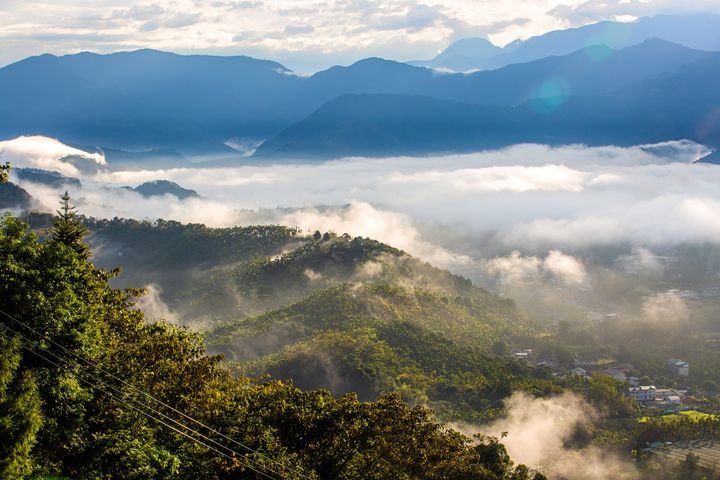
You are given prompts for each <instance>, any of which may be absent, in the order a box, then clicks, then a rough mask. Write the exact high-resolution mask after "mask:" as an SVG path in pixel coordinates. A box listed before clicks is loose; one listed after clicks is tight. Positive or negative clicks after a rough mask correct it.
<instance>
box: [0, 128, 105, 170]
mask: <svg viewBox="0 0 720 480" xmlns="http://www.w3.org/2000/svg"><path fill="white" fill-rule="evenodd" d="M0 152H2V155H3V160H4V161H9V162H11V163H12V164H13V165H14V166H16V167H34V168H42V169H44V170H55V171H58V172H60V173H62V174H64V175H71V176H74V175H79V174H80V170H79V169H78V167H77V166H76V165H75V164H76V163H77V161H75V162H74V163H75V164H74V163H73V161H71V160H68V158H67V157H77V159H79V160H81V161H86V162H90V163H94V164H96V165H98V166H104V165H106V162H105V157H104V156H103V155H102V154H100V153H88V152H85V151H82V150H78V149H77V148H73V147H69V146H67V145H65V144H63V143H61V142H60V141H58V140H55V139H54V138H48V137H41V136H31V137H18V138H15V139H13V140H6V141H4V142H0Z"/></svg>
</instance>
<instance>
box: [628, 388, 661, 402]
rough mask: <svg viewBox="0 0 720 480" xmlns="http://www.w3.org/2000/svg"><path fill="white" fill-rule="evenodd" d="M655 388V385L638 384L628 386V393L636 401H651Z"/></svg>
mask: <svg viewBox="0 0 720 480" xmlns="http://www.w3.org/2000/svg"><path fill="white" fill-rule="evenodd" d="M656 390H657V389H656V388H655V385H640V386H638V387H630V388H628V394H629V395H630V398H632V399H633V400H635V401H637V402H653V401H655V392H656Z"/></svg>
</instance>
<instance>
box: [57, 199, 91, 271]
mask: <svg viewBox="0 0 720 480" xmlns="http://www.w3.org/2000/svg"><path fill="white" fill-rule="evenodd" d="M86 234H87V228H85V225H83V224H82V222H81V221H80V217H78V214H77V212H76V207H75V206H73V205H71V204H70V194H68V192H67V191H66V192H65V193H64V194H63V195H62V196H61V197H60V210H58V211H57V218H56V219H55V223H54V224H53V230H52V238H53V240H54V241H56V242H58V243H62V244H63V245H66V246H68V247H70V248H72V249H73V250H75V251H76V252H77V253H78V254H80V255H82V256H84V257H87V256H89V249H88V247H87V245H85V243H84V242H83V238H84V237H85V235H86Z"/></svg>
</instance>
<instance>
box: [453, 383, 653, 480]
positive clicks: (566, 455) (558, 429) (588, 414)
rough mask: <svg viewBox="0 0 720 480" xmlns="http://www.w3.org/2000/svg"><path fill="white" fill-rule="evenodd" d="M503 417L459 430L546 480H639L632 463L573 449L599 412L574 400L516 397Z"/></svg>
mask: <svg viewBox="0 0 720 480" xmlns="http://www.w3.org/2000/svg"><path fill="white" fill-rule="evenodd" d="M506 409H507V410H506V414H505V416H504V417H503V418H502V419H499V420H497V421H495V422H494V423H492V424H491V425H489V426H483V427H482V428H478V427H476V428H472V427H470V426H468V425H462V426H461V429H462V430H463V431H464V432H465V433H473V434H474V433H481V434H484V435H491V436H495V437H498V438H499V437H502V436H503V435H504V437H503V438H502V443H503V444H504V445H505V447H506V448H507V450H508V453H509V454H510V457H511V458H512V459H513V461H515V462H517V463H523V464H525V465H527V466H529V467H531V468H536V469H539V470H540V471H542V472H543V473H545V474H546V475H548V476H549V477H550V478H572V479H573V480H611V479H620V478H639V474H638V471H637V470H636V469H635V466H634V465H633V463H632V462H630V461H628V460H626V459H624V458H621V457H619V456H617V455H614V454H612V453H608V452H603V451H601V450H600V449H598V448H594V447H589V448H581V449H573V448H570V447H569V446H568V445H569V444H570V443H572V441H571V440H572V436H573V433H574V432H575V430H576V428H577V427H579V426H582V425H583V424H585V423H589V422H590V421H592V420H593V419H594V418H596V417H597V416H598V414H597V412H595V411H594V409H593V408H592V407H591V406H590V405H588V404H587V403H586V402H585V400H583V398H582V397H580V396H579V395H577V394H574V393H571V392H566V393H564V394H563V395H560V396H557V397H548V398H534V397H532V396H530V395H527V394H524V393H515V394H513V396H512V397H510V398H509V399H508V400H507V401H506Z"/></svg>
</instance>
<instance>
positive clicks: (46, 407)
mask: <svg viewBox="0 0 720 480" xmlns="http://www.w3.org/2000/svg"><path fill="white" fill-rule="evenodd" d="M76 220H77V217H76V214H75V211H74V209H73V208H72V207H71V205H70V200H69V198H68V196H65V198H63V204H62V208H61V211H60V212H59V218H58V219H57V221H56V223H55V225H56V226H55V228H54V231H53V235H52V238H50V239H49V240H47V241H45V242H43V243H41V242H39V241H38V239H37V237H36V236H35V235H34V234H32V233H31V232H30V231H29V229H28V227H27V225H25V224H24V223H22V222H21V221H19V220H18V219H16V218H14V217H12V216H10V215H5V216H3V217H2V220H1V221H0V311H2V314H0V325H2V326H3V329H2V335H1V336H0V342H1V343H2V345H1V346H2V348H0V352H1V353H0V445H1V446H0V449H3V450H0V453H2V455H0V457H2V458H4V459H5V460H3V461H2V462H0V472H2V474H3V475H2V476H3V478H23V477H25V476H29V475H35V476H38V475H40V476H43V475H46V476H49V475H52V476H64V477H68V478H73V479H86V478H87V479H90V478H122V479H170V478H173V479H178V478H179V479H184V478H187V479H196V478H203V479H229V478H248V479H252V478H267V477H270V478H296V479H301V478H303V479H307V478H314V479H328V480H329V479H378V480H379V479H410V478H419V479H436V478H437V479H469V478H473V479H474V478H477V479H505V478H508V479H509V478H513V479H523V478H529V477H530V476H531V475H532V474H531V473H529V472H528V470H527V469H526V468H524V467H522V466H520V467H517V466H515V465H513V464H512V463H511V462H510V461H509V459H508V458H507V453H506V452H505V450H504V447H503V446H502V444H500V443H499V442H495V443H493V442H480V443H476V442H473V441H472V440H471V439H469V438H467V437H464V436H463V435H461V434H459V433H457V432H455V431H453V430H451V429H449V428H448V427H446V426H444V425H442V424H440V423H438V422H437V421H435V420H434V418H433V416H432V413H431V412H430V411H429V410H427V409H425V408H423V407H414V408H411V407H409V406H408V405H407V404H406V403H404V402H403V401H402V400H401V399H400V397H399V396H397V395H392V394H391V395H384V396H382V397H380V398H379V399H378V400H376V401H372V402H362V401H360V400H358V398H357V396H356V395H353V394H348V395H343V396H341V397H335V396H333V395H331V394H330V393H329V392H327V391H324V390H312V391H302V390H300V389H298V388H296V387H293V386H292V385H290V384H288V383H285V382H280V381H274V380H266V381H253V380H250V379H248V378H245V377H239V378H233V377H232V376H231V375H230V374H229V373H228V372H227V371H225V370H224V369H223V368H222V367H221V365H220V361H221V357H217V356H208V355H206V354H205V348H204V345H203V342H202V338H201V337H200V336H199V335H198V334H196V333H193V332H192V331H189V330H187V329H184V328H178V327H175V326H172V325H169V324H167V323H165V322H160V323H149V322H146V320H145V318H144V316H143V314H142V312H141V311H140V310H138V309H137V308H136V302H137V300H138V297H139V296H140V295H142V293H143V292H142V291H140V290H138V289H126V290H119V289H116V288H113V287H112V286H111V285H110V283H109V280H110V279H111V278H112V277H113V275H115V272H108V271H104V270H100V269H98V268H96V267H95V266H94V265H93V264H92V263H91V262H90V261H89V258H88V255H87V250H86V248H87V247H85V246H84V243H83V242H82V237H83V235H84V231H83V230H82V229H79V228H76V227H77V224H76V223H75V221H76ZM33 352H35V353H33ZM191 419H192V420H191ZM205 427H207V428H205ZM488 449H489V450H490V451H488ZM537 478H540V477H537Z"/></svg>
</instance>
